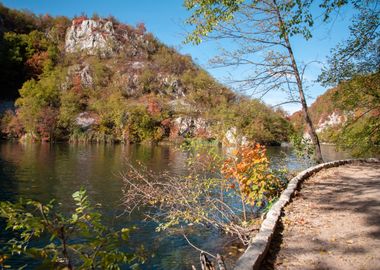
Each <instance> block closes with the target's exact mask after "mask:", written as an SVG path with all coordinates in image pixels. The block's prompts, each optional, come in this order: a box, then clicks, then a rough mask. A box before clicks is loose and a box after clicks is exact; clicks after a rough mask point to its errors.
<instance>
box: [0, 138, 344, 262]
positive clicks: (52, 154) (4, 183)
mask: <svg viewBox="0 0 380 270" xmlns="http://www.w3.org/2000/svg"><path fill="white" fill-rule="evenodd" d="M323 150H324V157H325V159H326V160H332V159H338V158H339V159H340V158H342V157H346V156H343V155H342V153H336V152H335V151H334V150H333V148H332V147H326V146H324V148H323ZM283 152H284V153H286V155H287V157H288V159H287V161H286V165H288V166H289V167H290V168H291V169H294V170H301V169H303V168H305V167H307V166H309V165H310V163H309V161H307V162H305V163H303V162H300V161H299V160H297V159H296V158H295V156H294V155H293V154H292V153H291V150H290V149H289V148H280V147H270V148H268V154H269V155H270V157H271V159H272V161H273V163H274V164H280V161H281V159H282V157H283V155H282V153H283ZM185 158H186V156H185V155H184V154H183V153H182V152H181V151H178V150H177V149H176V148H175V147H172V146H148V145H89V144H71V145H69V144H54V145H50V144H19V143H10V142H6V143H1V144H0V191H1V192H0V200H15V199H16V198H17V197H19V196H24V197H27V198H32V199H37V200H40V201H43V202H47V201H49V200H51V199H55V200H56V201H57V202H58V203H61V204H62V207H63V209H64V211H67V210H69V207H70V205H71V203H72V199H71V194H72V193H73V192H74V191H76V190H78V189H79V188H80V187H81V186H83V187H85V188H86V189H87V191H88V194H89V197H90V199H91V200H92V201H93V202H96V203H101V204H102V206H103V209H104V214H105V216H108V217H109V218H110V220H111V221H110V222H111V223H112V224H113V225H114V226H115V227H121V226H126V225H127V226H128V225H137V226H138V228H139V229H138V230H137V231H136V232H135V233H134V234H132V238H131V240H130V241H131V242H130V243H129V244H130V245H133V246H140V245H141V244H143V245H144V246H145V247H146V249H147V250H148V252H149V253H150V254H152V255H154V256H153V257H152V258H150V259H149V260H148V262H147V264H146V265H145V266H143V267H142V268H143V269H184V268H191V262H194V259H195V260H197V259H196V258H198V252H197V251H195V250H194V249H192V248H191V247H190V246H189V245H188V244H187V242H186V241H185V240H184V239H183V238H182V237H181V236H178V235H169V236H168V235H167V234H166V233H156V232H155V224H153V223H147V222H143V221H142V218H143V216H142V213H138V212H137V213H134V214H133V215H132V216H125V215H123V216H121V217H120V218H118V219H115V218H114V217H115V216H117V215H119V214H120V213H121V212H122V211H123V209H122V207H121V205H120V198H121V196H122V185H123V184H122V180H121V178H120V172H122V171H124V170H125V169H126V168H127V164H128V163H131V164H136V163H137V162H141V163H142V164H144V165H146V166H147V167H148V168H150V169H151V170H153V171H154V172H159V171H163V170H165V171H169V172H170V173H172V174H177V175H181V174H183V173H185ZM111 217H112V218H111ZM0 228H4V224H0ZM8 237H9V235H6V234H5V232H4V231H3V230H0V244H1V242H2V241H3V242H4V241H5V239H6V238H8ZM190 238H191V240H192V241H193V242H194V243H195V244H199V245H200V246H202V247H203V248H204V249H207V250H209V251H211V252H216V251H220V250H222V249H223V245H224V244H225V243H226V238H223V237H221V236H220V235H219V234H217V233H216V232H214V231H207V230H203V231H202V232H201V234H200V232H194V233H193V234H192V235H190ZM230 259H232V260H233V259H234V258H230ZM20 260H21V259H20Z"/></svg>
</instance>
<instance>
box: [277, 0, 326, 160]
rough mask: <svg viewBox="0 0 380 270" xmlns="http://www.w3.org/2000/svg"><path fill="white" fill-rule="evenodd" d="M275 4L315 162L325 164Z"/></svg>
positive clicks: (290, 47) (296, 67) (297, 71)
mask: <svg viewBox="0 0 380 270" xmlns="http://www.w3.org/2000/svg"><path fill="white" fill-rule="evenodd" d="M273 3H274V6H275V8H276V14H277V17H278V21H279V28H280V31H281V33H282V35H283V38H284V40H285V44H286V48H287V50H288V53H289V57H290V60H291V66H292V69H293V72H294V76H295V78H296V82H297V88H298V93H299V95H300V102H301V105H302V112H303V116H304V119H305V122H306V126H307V131H308V133H309V135H310V138H311V142H312V143H313V145H314V147H315V160H316V162H317V163H322V162H323V158H322V152H321V146H320V143H319V138H318V135H317V133H316V132H315V129H314V126H313V122H312V121H311V118H310V114H309V111H308V107H307V103H306V98H305V93H304V91H303V84H302V80H301V76H300V73H299V70H298V66H297V62H296V59H295V58H294V54H293V49H292V46H291V45H290V40H289V36H288V33H287V32H286V29H285V27H284V22H283V20H282V17H281V14H280V11H279V9H278V5H277V3H276V0H274V1H273Z"/></svg>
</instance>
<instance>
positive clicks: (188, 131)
mask: <svg viewBox="0 0 380 270" xmlns="http://www.w3.org/2000/svg"><path fill="white" fill-rule="evenodd" d="M173 123H174V126H175V127H176V128H177V129H178V135H179V136H185V137H186V136H197V135H200V134H202V135H203V136H205V137H211V131H210V126H209V123H207V122H206V121H205V119H203V118H201V117H198V118H194V117H190V116H184V117H177V118H175V119H174V121H173Z"/></svg>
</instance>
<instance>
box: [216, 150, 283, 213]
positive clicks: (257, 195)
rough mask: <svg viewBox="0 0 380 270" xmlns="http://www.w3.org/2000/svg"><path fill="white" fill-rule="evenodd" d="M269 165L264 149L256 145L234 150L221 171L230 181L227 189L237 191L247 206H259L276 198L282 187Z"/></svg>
mask: <svg viewBox="0 0 380 270" xmlns="http://www.w3.org/2000/svg"><path fill="white" fill-rule="evenodd" d="M269 165H270V163H269V160H268V157H267V156H266V148H265V147H264V146H263V145H261V144H258V143H256V144H254V145H252V146H243V147H241V148H239V149H236V150H234V151H233V153H232V156H231V157H230V158H228V159H226V160H225V161H224V163H223V167H222V170H221V171H222V174H223V176H224V177H225V178H226V179H228V180H229V181H230V184H229V185H228V188H230V189H235V190H237V191H238V192H239V193H240V194H241V196H242V199H243V200H244V201H245V202H246V203H247V204H250V205H258V206H261V204H262V202H264V201H268V200H269V201H270V200H272V199H273V198H274V197H276V196H278V195H279V192H280V191H281V189H282V186H283V183H282V181H281V180H280V179H279V178H278V177H276V176H275V175H274V174H273V172H272V171H271V170H270V167H269Z"/></svg>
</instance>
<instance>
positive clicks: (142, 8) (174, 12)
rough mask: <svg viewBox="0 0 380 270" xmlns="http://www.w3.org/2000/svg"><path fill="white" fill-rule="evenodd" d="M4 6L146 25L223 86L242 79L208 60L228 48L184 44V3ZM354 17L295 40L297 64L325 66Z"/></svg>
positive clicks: (310, 74)
mask: <svg viewBox="0 0 380 270" xmlns="http://www.w3.org/2000/svg"><path fill="white" fill-rule="evenodd" d="M2 3H3V4H4V5H5V6H7V7H11V8H16V9H27V10H30V11H32V12H34V13H36V14H46V13H49V14H51V15H65V16H69V17H73V16H75V15H80V14H82V13H85V14H87V15H89V16H91V15H92V14H93V13H97V14H99V15H100V16H108V15H113V16H115V17H116V18H117V19H118V20H120V21H121V22H123V23H128V24H131V25H136V24H137V23H140V22H144V23H145V24H146V28H147V30H148V31H149V32H151V33H153V34H154V35H155V36H156V37H157V38H158V39H159V40H161V41H162V42H164V43H165V44H167V45H170V46H173V47H175V48H177V49H178V50H179V51H180V52H181V53H184V54H190V55H191V56H192V57H193V59H194V60H195V61H196V62H197V63H198V64H199V65H201V66H202V67H203V68H205V69H207V70H208V71H209V73H211V74H212V75H213V76H214V77H215V78H216V79H217V80H219V81H220V82H222V83H223V82H224V81H225V78H226V77H227V75H228V74H229V73H231V74H233V75H236V76H239V74H238V73H239V71H238V70H236V69H234V68H229V69H225V68H224V69H212V68H210V67H209V65H208V60H209V59H210V58H212V57H213V56H215V55H217V53H218V50H217V48H218V47H219V46H223V47H225V48H227V49H228V46H229V45H228V44H216V43H212V42H205V43H202V44H200V45H198V46H195V45H184V44H183V43H182V41H183V40H184V38H185V29H186V28H185V25H184V20H185V19H186V18H187V17H188V16H189V14H190V13H189V12H188V11H187V10H186V9H185V8H184V7H183V1H181V0H162V1H158V0H138V1H137V0H107V1H105V0H76V1H75V0H64V1H53V0H3V1H2ZM316 12H319V11H316ZM351 15H352V10H350V9H349V8H347V9H346V10H342V11H340V14H339V16H337V17H336V19H335V20H334V21H333V22H331V23H330V24H323V23H320V22H316V24H315V26H314V28H313V38H312V39H311V40H309V41H305V40H303V39H301V38H296V39H293V40H292V45H293V47H294V48H293V49H294V52H295V56H296V58H297V60H298V61H299V62H304V63H308V62H311V61H319V62H321V63H324V62H325V60H326V56H327V55H328V54H329V52H330V49H331V48H333V47H335V45H336V44H337V43H338V42H340V41H342V40H344V38H346V37H347V35H348V25H349V22H350V18H351ZM321 66H322V64H320V63H314V64H312V65H310V68H309V69H308V70H307V72H306V74H305V77H306V78H307V79H308V80H309V83H308V84H307V85H308V90H307V96H308V102H309V104H311V103H312V102H313V101H314V100H315V98H316V97H317V96H319V95H320V94H322V93H323V92H324V91H326V89H325V88H323V87H321V86H320V85H319V84H317V83H313V81H314V80H315V79H316V78H317V76H318V74H319V73H320V69H321ZM284 99H285V98H284V97H283V96H282V95H281V94H278V93H271V94H269V95H267V96H265V97H264V102H266V103H267V104H270V105H275V104H278V103H281V102H283V101H285V100H284ZM283 107H284V108H285V109H286V110H287V111H288V112H294V111H296V110H298V109H299V106H298V105H297V104H291V105H285V106H283Z"/></svg>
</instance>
